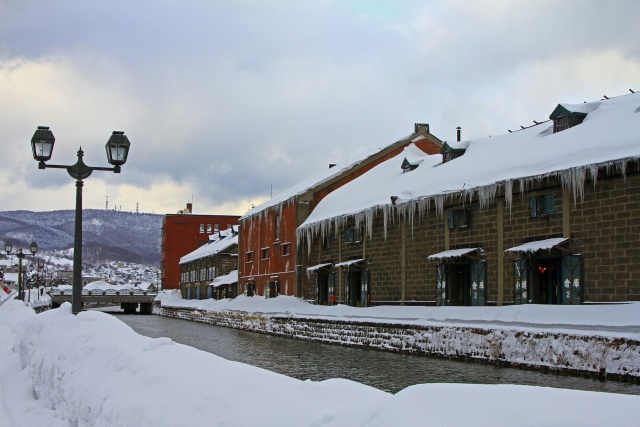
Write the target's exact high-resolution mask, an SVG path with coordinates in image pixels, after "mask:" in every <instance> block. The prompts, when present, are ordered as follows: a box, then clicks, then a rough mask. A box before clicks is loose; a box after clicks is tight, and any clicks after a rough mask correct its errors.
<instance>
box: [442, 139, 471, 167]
mask: <svg viewBox="0 0 640 427" xmlns="http://www.w3.org/2000/svg"><path fill="white" fill-rule="evenodd" d="M465 151H466V150H465V149H464V148H451V146H450V145H449V144H447V143H446V142H445V143H444V145H443V146H442V150H440V154H442V163H447V162H450V161H451V160H453V159H457V158H458V157H460V156H462V155H463V154H464V152H465Z"/></svg>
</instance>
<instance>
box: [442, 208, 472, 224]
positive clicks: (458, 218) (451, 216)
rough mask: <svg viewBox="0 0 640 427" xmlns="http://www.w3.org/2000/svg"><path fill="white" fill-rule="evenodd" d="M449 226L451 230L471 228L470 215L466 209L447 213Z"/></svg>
mask: <svg viewBox="0 0 640 427" xmlns="http://www.w3.org/2000/svg"><path fill="white" fill-rule="evenodd" d="M447 226H448V227H449V229H454V228H464V227H468V226H469V214H468V213H467V210H466V209H456V210H450V211H449V212H447Z"/></svg>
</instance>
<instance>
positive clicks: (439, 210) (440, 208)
mask: <svg viewBox="0 0 640 427" xmlns="http://www.w3.org/2000/svg"><path fill="white" fill-rule="evenodd" d="M444 198H445V196H444V195H442V194H438V195H437V196H435V197H434V198H433V201H434V203H435V205H436V214H438V215H443V214H444Z"/></svg>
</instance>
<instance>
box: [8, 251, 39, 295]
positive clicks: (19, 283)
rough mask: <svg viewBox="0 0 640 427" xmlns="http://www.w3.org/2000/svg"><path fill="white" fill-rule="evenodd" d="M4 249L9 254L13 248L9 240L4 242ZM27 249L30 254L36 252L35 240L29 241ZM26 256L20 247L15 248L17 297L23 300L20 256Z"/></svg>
mask: <svg viewBox="0 0 640 427" xmlns="http://www.w3.org/2000/svg"><path fill="white" fill-rule="evenodd" d="M4 250H5V252H6V253H7V254H8V255H9V254H11V251H12V250H13V245H12V244H11V242H4ZM29 250H30V251H31V255H35V254H36V252H38V244H37V243H36V242H31V245H30V246H29ZM25 256H27V254H25V253H23V252H22V248H18V249H17V250H16V257H18V299H20V300H22V301H24V289H23V285H22V258H24V257H25Z"/></svg>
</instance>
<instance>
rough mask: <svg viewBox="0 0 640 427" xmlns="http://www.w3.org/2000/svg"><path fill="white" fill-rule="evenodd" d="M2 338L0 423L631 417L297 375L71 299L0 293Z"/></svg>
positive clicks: (438, 422) (594, 399)
mask: <svg viewBox="0 0 640 427" xmlns="http://www.w3.org/2000/svg"><path fill="white" fill-rule="evenodd" d="M0 292H1V291H0ZM277 300H278V298H276V299H274V300H273V301H276V303H278V304H285V303H284V302H283V300H284V299H283V300H281V301H280V302H277ZM240 301H241V300H240ZM250 303H251V302H246V301H245V304H246V305H250ZM0 342H2V346H0V360H2V363H1V364H0V424H2V425H3V426H55V427H60V426H76V425H77V426H94V425H95V426H154V427H156V426H178V425H208V426H223V425H224V426H251V425H260V426H285V425H292V426H392V425H393V426H415V425H433V426H446V425H459V426H463V425H464V426H473V425H478V426H484V425H492V426H513V425H519V426H539V425H558V426H560V425H562V426H602V425H616V424H621V425H634V424H636V423H637V420H638V419H640V396H629V395H619V394H608V393H595V392H584V391H573V390H562V389H551V388H540V387H529V386H515V385H514V386H505V385H462V384H423V385H417V386H412V387H409V388H407V389H405V390H402V391H400V392H399V393H397V394H395V395H393V394H389V393H386V392H383V391H380V390H377V389H374V388H371V387H368V386H365V385H362V384H359V383H356V382H353V381H348V380H343V379H332V380H327V381H320V382H313V381H300V380H297V379H293V378H290V377H287V376H283V375H280V374H276V373H273V372H269V371H265V370H262V369H259V368H256V367H252V366H249V365H244V364H241V363H237V362H230V361H227V360H225V359H222V358H220V357H217V356H214V355H212V354H209V353H205V352H202V351H199V350H196V349H194V348H191V347H187V346H183V345H180V344H176V343H174V342H173V341H171V340H170V339H168V338H157V339H152V338H148V337H144V336H141V335H138V334H137V333H135V332H134V331H133V330H132V329H131V328H129V327H128V326H126V325H125V324H124V323H122V322H121V321H119V320H118V319H116V318H114V317H111V316H109V315H107V314H104V313H100V312H92V311H88V312H82V313H80V314H78V315H77V316H74V315H72V314H71V306H70V304H64V305H63V306H62V307H61V308H59V309H57V310H50V311H47V312H44V313H41V314H37V315H36V314H35V313H34V312H33V311H32V310H31V309H29V308H27V307H25V306H24V304H22V303H20V302H19V301H15V300H13V299H10V300H6V301H5V302H4V303H3V304H2V306H0Z"/></svg>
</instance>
